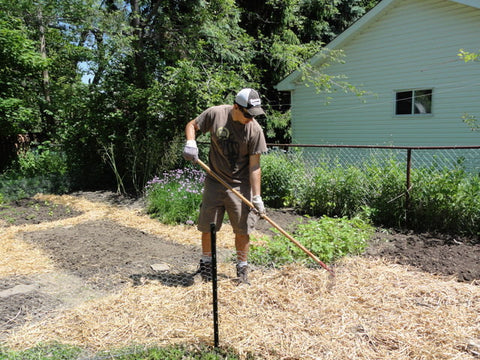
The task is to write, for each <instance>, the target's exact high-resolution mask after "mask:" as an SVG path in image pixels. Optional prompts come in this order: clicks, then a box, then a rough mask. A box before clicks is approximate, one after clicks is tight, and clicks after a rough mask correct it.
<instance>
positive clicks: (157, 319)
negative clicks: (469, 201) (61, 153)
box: [8, 258, 480, 359]
mask: <svg viewBox="0 0 480 360" xmlns="http://www.w3.org/2000/svg"><path fill="white" fill-rule="evenodd" d="M227 267H228V269H227ZM230 267H231V266H226V265H225V264H221V266H220V273H228V270H229V269H230ZM230 275H231V274H230ZM251 282H252V285H251V286H240V287H237V286H235V285H234V284H233V283H232V282H231V281H230V280H222V281H220V284H219V314H220V315H219V316H220V342H221V346H225V347H231V348H233V349H235V350H236V351H237V352H238V353H239V354H241V355H246V354H248V353H250V354H252V353H253V354H257V355H258V356H260V355H261V356H262V357H264V358H266V359H474V358H477V357H478V351H479V350H480V349H479V348H478V343H479V341H480V288H479V287H478V286H474V285H469V284H462V283H458V282H455V281H453V280H446V279H439V278H436V277H433V276H430V275H428V274H424V273H419V272H416V271H413V270H411V269H407V268H405V267H403V266H398V265H392V264H388V263H384V262H382V261H378V260H376V261H372V260H366V259H362V258H351V259H346V260H344V261H343V262H342V263H341V264H340V265H339V266H337V275H336V278H335V279H332V278H330V276H329V275H328V274H327V273H326V272H325V271H323V270H315V269H307V268H304V267H300V266H290V267H286V268H284V269H282V270H279V271H278V270H277V271H274V270H272V271H267V272H265V273H262V272H260V271H257V272H254V273H252V281H251ZM211 307H212V305H211V286H210V284H195V285H193V286H191V287H187V288H185V287H177V288H175V287H167V286H162V285H160V284H159V283H155V282H152V283H149V284H146V285H143V286H140V287H136V288H134V287H131V288H128V289H125V290H124V291H123V292H121V293H119V294H116V295H112V296H109V297H105V298H103V299H99V300H94V301H90V302H87V303H84V304H83V305H81V306H79V307H77V308H75V309H72V310H67V311H64V312H63V313H60V314H59V315H58V316H56V317H55V318H53V319H50V320H47V321H45V322H44V323H41V324H38V323H37V324H30V325H27V326H25V327H23V328H22V329H20V330H19V331H17V332H16V333H15V334H13V335H12V336H11V337H10V338H9V339H8V345H9V346H12V347H16V348H25V347H30V346H33V345H34V344H36V343H39V342H49V341H53V340H55V341H60V342H62V343H70V344H74V345H79V346H84V347H88V348H90V349H94V350H105V349H112V348H118V347H125V346H128V345H132V344H156V345H166V344H175V343H181V344H198V343H209V344H211V343H212V338H213V335H212V332H213V330H212V314H211Z"/></svg>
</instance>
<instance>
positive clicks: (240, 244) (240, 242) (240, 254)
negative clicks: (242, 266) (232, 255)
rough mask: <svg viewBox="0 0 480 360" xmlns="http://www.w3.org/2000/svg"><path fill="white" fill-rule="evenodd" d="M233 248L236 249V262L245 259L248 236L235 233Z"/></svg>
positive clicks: (248, 242) (247, 248)
mask: <svg viewBox="0 0 480 360" xmlns="http://www.w3.org/2000/svg"><path fill="white" fill-rule="evenodd" d="M235 249H236V250H237V262H239V263H241V262H243V261H245V262H246V261H247V259H248V251H249V249H250V236H249V235H244V234H235Z"/></svg>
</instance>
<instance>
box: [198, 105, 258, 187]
mask: <svg viewBox="0 0 480 360" xmlns="http://www.w3.org/2000/svg"><path fill="white" fill-rule="evenodd" d="M232 109H233V105H219V106H213V107H211V108H208V109H207V110H205V111H204V112H203V113H201V114H200V115H199V116H198V117H197V118H196V120H195V121H196V123H197V125H198V127H199V129H200V131H201V132H203V133H207V132H210V136H211V141H210V152H209V166H210V169H212V171H213V172H215V173H216V174H218V175H220V176H221V177H222V178H223V179H224V180H225V181H227V182H228V183H230V184H239V183H243V182H245V181H249V169H248V165H249V158H250V155H256V154H261V153H264V152H266V151H267V145H266V142H265V136H264V134H263V130H262V128H261V126H260V124H259V123H258V122H257V121H256V120H255V119H253V120H252V121H250V122H249V123H247V124H245V125H244V124H242V123H240V122H238V121H233V119H232V115H231V112H232Z"/></svg>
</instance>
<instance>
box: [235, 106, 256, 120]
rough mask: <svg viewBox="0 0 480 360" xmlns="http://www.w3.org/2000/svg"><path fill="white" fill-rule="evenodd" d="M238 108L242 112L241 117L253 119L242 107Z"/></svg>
mask: <svg viewBox="0 0 480 360" xmlns="http://www.w3.org/2000/svg"><path fill="white" fill-rule="evenodd" d="M238 108H239V109H240V111H241V112H242V114H243V116H245V117H246V118H247V119H253V115H252V114H250V113H249V112H248V111H247V110H246V109H245V108H244V107H241V106H239V107H238Z"/></svg>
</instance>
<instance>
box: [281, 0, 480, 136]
mask: <svg viewBox="0 0 480 360" xmlns="http://www.w3.org/2000/svg"><path fill="white" fill-rule="evenodd" d="M388 3H389V6H386V7H385V8H384V9H382V13H381V14H379V15H378V16H377V17H376V18H375V19H374V20H372V21H370V22H366V23H365V24H364V25H363V26H361V27H360V28H359V29H358V31H355V32H354V33H352V34H350V35H349V36H348V37H345V38H344V39H342V38H341V36H340V37H339V39H340V40H339V41H338V42H335V41H334V42H332V43H331V45H334V46H335V47H336V48H339V49H343V50H344V53H345V56H346V57H345V61H346V62H345V63H344V64H332V65H331V66H330V67H329V68H328V73H329V74H345V75H346V76H347V77H348V81H349V82H350V83H351V84H354V85H355V86H357V87H358V88H361V89H364V90H367V91H369V92H370V93H371V94H370V95H367V96H365V97H364V98H363V99H359V98H358V97H356V96H354V95H352V94H345V93H344V92H343V91H341V90H339V91H337V92H335V93H333V94H327V95H325V94H324V95H322V94H318V93H317V92H316V91H315V88H314V87H313V86H309V87H307V86H305V85H304V84H301V83H296V82H295V81H292V82H291V84H290V86H291V89H290V90H291V94H292V97H291V102H292V134H293V139H294V141H295V142H296V143H305V144H348V145H375V144H378V145H385V144H388V145H405V146H417V145H418V146H428V145H431V146H435V145H445V146H447V145H480V134H479V133H478V132H472V131H471V130H470V129H469V128H468V127H467V126H466V125H465V124H464V123H463V122H462V119H461V117H462V114H464V113H469V114H472V115H475V116H477V117H478V118H480V63H478V62H476V63H464V62H463V61H462V60H461V59H459V58H458V56H457V53H458V51H459V49H462V48H463V49H465V50H468V51H477V50H478V49H480V35H479V34H480V9H479V8H478V7H471V6H468V5H464V4H460V3H458V2H456V1H447V0H422V1H418V0H403V1H402V0H398V1H389V2H388ZM347 31H348V30H347ZM327 47H328V46H327ZM279 85H280V86H279V89H280V90H282V86H283V89H285V88H287V87H288V86H286V85H285V83H284V84H283V85H282V84H279ZM418 89H432V91H433V95H432V113H431V114H422V115H394V114H395V93H396V91H402V90H418ZM326 96H330V97H331V98H332V99H331V100H330V101H329V104H326V102H327V98H326Z"/></svg>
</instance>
